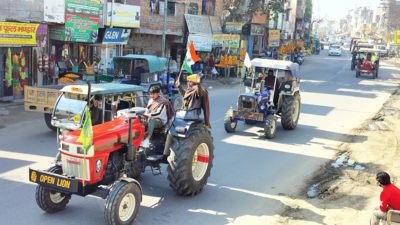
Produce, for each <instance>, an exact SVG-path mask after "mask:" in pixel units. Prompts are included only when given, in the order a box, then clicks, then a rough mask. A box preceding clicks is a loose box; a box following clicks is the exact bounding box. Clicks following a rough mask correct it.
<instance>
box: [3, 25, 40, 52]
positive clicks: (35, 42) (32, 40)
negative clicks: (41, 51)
mask: <svg viewBox="0 0 400 225" xmlns="http://www.w3.org/2000/svg"><path fill="white" fill-rule="evenodd" d="M46 44H47V25H43V24H35V23H9V22H0V46H2V47H19V46H38V47H45V46H46Z"/></svg>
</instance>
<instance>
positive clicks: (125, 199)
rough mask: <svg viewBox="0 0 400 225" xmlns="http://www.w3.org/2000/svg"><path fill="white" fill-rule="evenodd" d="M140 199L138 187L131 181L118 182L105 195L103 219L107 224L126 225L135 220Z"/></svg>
mask: <svg viewBox="0 0 400 225" xmlns="http://www.w3.org/2000/svg"><path fill="white" fill-rule="evenodd" d="M141 201H142V195H141V191H140V188H139V186H138V185H137V184H135V183H133V182H125V181H121V182H118V183H117V184H116V185H115V186H114V187H113V188H112V191H111V193H110V195H108V196H107V200H106V204H105V209H104V220H105V222H106V224H107V225H128V224H132V223H133V221H134V220H135V218H136V216H137V214H138V212H139V207H140V202H141Z"/></svg>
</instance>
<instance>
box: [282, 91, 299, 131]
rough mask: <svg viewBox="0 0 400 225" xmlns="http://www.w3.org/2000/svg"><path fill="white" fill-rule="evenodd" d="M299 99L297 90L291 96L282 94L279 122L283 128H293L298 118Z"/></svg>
mask: <svg viewBox="0 0 400 225" xmlns="http://www.w3.org/2000/svg"><path fill="white" fill-rule="evenodd" d="M300 106H301V99H300V94H299V92H296V93H294V95H293V96H284V98H283V102H282V115H281V123H282V127H283V129H285V130H294V129H295V128H296V126H297V122H298V121H299V118H300Z"/></svg>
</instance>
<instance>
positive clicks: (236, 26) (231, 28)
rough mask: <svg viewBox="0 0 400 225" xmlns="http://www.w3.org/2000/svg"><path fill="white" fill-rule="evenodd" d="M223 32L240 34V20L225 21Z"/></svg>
mask: <svg viewBox="0 0 400 225" xmlns="http://www.w3.org/2000/svg"><path fill="white" fill-rule="evenodd" d="M225 33H227V34H230V33H232V34H240V33H242V22H226V23H225Z"/></svg>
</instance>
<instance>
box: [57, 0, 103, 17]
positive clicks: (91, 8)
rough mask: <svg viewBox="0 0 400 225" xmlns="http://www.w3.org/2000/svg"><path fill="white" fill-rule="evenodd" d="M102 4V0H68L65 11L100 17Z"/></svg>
mask: <svg viewBox="0 0 400 225" xmlns="http://www.w3.org/2000/svg"><path fill="white" fill-rule="evenodd" d="M100 6H101V1H100V0H66V3H65V13H66V14H67V13H68V14H70V13H72V14H80V15H86V16H97V17H99V15H100V8H101V7H100Z"/></svg>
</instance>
